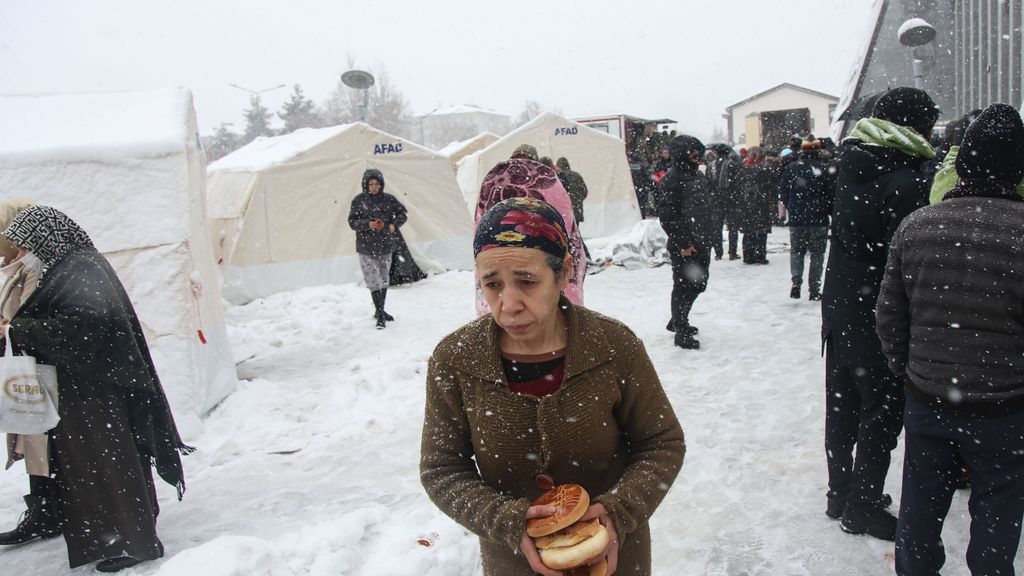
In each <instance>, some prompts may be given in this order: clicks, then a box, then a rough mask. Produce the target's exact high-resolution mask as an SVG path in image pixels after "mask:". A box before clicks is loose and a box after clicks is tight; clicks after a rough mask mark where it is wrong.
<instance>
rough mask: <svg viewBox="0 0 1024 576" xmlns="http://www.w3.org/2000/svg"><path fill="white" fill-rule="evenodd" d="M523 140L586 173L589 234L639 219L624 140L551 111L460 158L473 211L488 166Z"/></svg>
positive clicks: (612, 231) (599, 233)
mask: <svg viewBox="0 0 1024 576" xmlns="http://www.w3.org/2000/svg"><path fill="white" fill-rule="evenodd" d="M520 144H530V145H532V146H534V147H536V148H537V153H538V155H540V156H549V157H551V159H552V160H557V159H558V158H559V157H562V156H564V157H565V158H566V159H568V160H569V165H570V166H571V167H572V169H573V170H575V171H576V172H579V173H580V174H581V175H582V176H583V179H584V180H585V181H586V183H587V190H588V195H587V199H586V201H585V202H584V219H583V225H582V226H580V230H581V231H582V232H583V235H584V236H586V237H587V238H596V237H601V236H610V235H613V234H615V233H617V232H622V231H625V230H629V229H630V228H632V227H633V226H634V225H635V224H636V223H637V222H639V221H640V208H639V206H637V201H636V192H635V191H634V190H633V180H632V178H631V177H630V174H629V163H628V162H627V160H626V149H625V144H623V142H622V140H619V139H618V138H616V137H615V136H611V135H609V134H605V133H603V132H599V131H597V130H594V129H593V128H590V127H588V126H584V125H583V124H580V123H578V122H573V121H572V120H569V119H567V118H563V117H561V116H558V115H557V114H551V113H545V114H541V115H540V116H538V117H536V118H534V119H533V120H531V121H530V122H527V123H526V124H524V125H522V126H520V127H519V128H517V129H516V130H513V131H512V132H510V133H508V134H507V135H505V136H504V137H502V138H501V139H499V140H498V141H496V142H494V143H493V144H491V145H490V146H488V147H487V148H484V149H483V150H480V151H479V152H476V153H473V154H470V155H469V156H466V157H465V158H463V159H462V161H461V162H459V171H458V179H459V187H460V188H461V189H462V194H463V196H464V197H465V200H466V203H467V204H468V205H469V207H470V213H472V212H473V211H474V210H475V209H476V202H477V198H478V196H479V194H480V184H481V183H482V182H483V180H484V177H485V176H486V175H487V172H488V171H489V170H490V169H491V168H492V167H494V165H495V164H497V163H498V162H501V161H503V160H508V158H509V156H511V155H512V152H513V151H514V150H515V149H516V148H517V147H518V146H519V145H520Z"/></svg>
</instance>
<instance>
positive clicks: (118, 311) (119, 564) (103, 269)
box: [3, 206, 191, 572]
mask: <svg viewBox="0 0 1024 576" xmlns="http://www.w3.org/2000/svg"><path fill="white" fill-rule="evenodd" d="M3 236H4V237H5V238H7V239H8V240H10V241H11V242H13V243H14V244H15V246H17V247H19V248H20V249H24V250H28V251H29V252H31V253H32V254H34V255H35V256H36V257H38V258H39V260H41V261H42V263H43V274H42V276H41V278H40V280H39V285H38V287H37V288H36V291H35V292H33V293H32V295H31V296H30V297H29V298H28V300H26V301H25V302H24V303H23V304H22V306H21V308H20V309H19V310H18V312H17V314H16V315H15V316H14V318H13V319H12V320H11V323H10V325H11V341H12V342H13V345H14V348H15V351H16V352H18V353H22V354H29V355H32V356H35V357H36V360H37V361H38V362H40V363H42V364H51V365H55V366H56V367H57V380H58V389H59V412H60V417H61V419H60V422H59V423H58V424H57V426H56V427H55V428H54V429H53V430H51V431H50V433H49V434H50V471H51V474H52V475H53V477H54V478H53V479H54V485H55V487H56V498H57V504H58V509H59V511H60V515H61V518H62V520H63V523H64V539H65V540H66V542H67V546H68V560H69V562H70V564H71V567H72V568H74V567H76V566H81V565H83V564H87V563H89V562H95V561H97V560H99V561H100V562H99V564H97V566H96V569H97V570H99V571H100V572H116V571H118V570H122V569H124V568H127V567H129V566H134V565H135V564H138V563H140V562H143V561H146V560H153V559H155V558H159V557H161V556H162V555H163V545H162V544H161V543H160V540H159V539H158V538H157V535H156V516H157V514H158V513H159V505H158V504H157V499H156V491H155V488H154V485H153V475H152V470H151V467H152V466H153V465H155V466H156V469H157V473H158V474H159V475H160V477H161V478H163V479H164V480H165V481H167V482H168V483H170V484H172V485H174V486H175V487H176V488H177V489H178V497H179V498H181V495H182V493H183V492H184V490H185V480H184V473H183V472H182V468H181V458H180V456H179V452H181V453H188V452H190V451H191V448H189V447H187V446H185V445H184V444H183V443H182V442H181V439H180V437H179V436H178V431H177V428H176V427H175V425H174V419H173V417H172V416H171V411H170V407H169V406H168V404H167V399H166V398H165V396H164V392H163V388H162V387H161V386H160V380H159V378H158V377H157V374H156V370H155V368H154V367H153V361H152V359H151V358H150V354H149V348H148V346H147V344H146V338H145V336H144V335H143V333H142V327H141V326H140V324H139V320H138V317H137V316H136V315H135V310H134V308H133V307H132V304H131V301H130V300H129V299H128V294H127V293H126V292H125V290H124V287H123V286H122V285H121V282H120V281H119V280H118V278H117V274H116V273H115V272H114V270H113V268H111V266H110V264H109V263H108V262H107V260H106V258H104V257H103V255H102V254H100V253H99V252H98V251H97V250H96V248H95V247H93V244H92V241H91V240H90V239H89V236H88V234H86V233H85V231H84V230H82V229H81V228H80V227H79V226H78V225H77V224H76V223H75V222H74V221H72V220H71V219H70V218H68V217H67V216H66V215H65V214H63V213H61V212H60V211H58V210H55V209H53V208H50V207H48V206H33V207H31V208H28V209H26V210H24V211H23V212H21V213H20V214H19V215H18V216H17V217H16V218H15V219H14V221H13V222H12V223H11V225H10V227H9V228H8V229H7V230H6V231H5V232H4V233H3Z"/></svg>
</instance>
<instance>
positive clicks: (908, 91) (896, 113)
mask: <svg viewBox="0 0 1024 576" xmlns="http://www.w3.org/2000/svg"><path fill="white" fill-rule="evenodd" d="M871 116H872V117H874V118H878V119H880V120H888V121H889V122H892V123H893V124H899V125H900V126H906V127H907V128H910V129H912V130H914V131H915V132H917V133H918V134H921V135H925V134H928V132H930V131H931V129H932V128H933V127H934V126H935V121H936V120H938V119H939V109H938V108H937V107H936V106H935V101H934V100H932V97H931V96H929V95H928V93H927V92H925V91H924V90H921V89H919V88H905V87H903V88H893V89H892V90H889V91H888V92H886V93H885V94H882V95H881V96H880V97H879V98H878V101H877V102H875V108H874V110H872V111H871Z"/></svg>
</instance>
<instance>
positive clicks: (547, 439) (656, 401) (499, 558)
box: [420, 198, 685, 576]
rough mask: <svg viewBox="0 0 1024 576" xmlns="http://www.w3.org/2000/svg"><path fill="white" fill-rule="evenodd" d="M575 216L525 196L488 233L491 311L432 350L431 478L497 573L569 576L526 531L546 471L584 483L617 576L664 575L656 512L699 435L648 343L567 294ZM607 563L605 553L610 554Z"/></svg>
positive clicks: (492, 215)
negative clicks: (547, 561)
mask: <svg viewBox="0 0 1024 576" xmlns="http://www.w3.org/2000/svg"><path fill="white" fill-rule="evenodd" d="M569 245H570V244H569V242H568V239H567V236H566V233H565V226H564V224H563V223H562V219H561V217H560V216H559V215H558V213H557V211H555V210H554V209H553V208H552V207H551V206H550V205H548V204H546V203H544V202H542V201H539V200H532V199H523V198H515V199H510V200H506V201H504V202H502V203H500V204H497V205H495V206H494V207H493V208H492V209H491V210H490V211H488V213H487V214H486V215H485V216H484V217H483V218H482V219H481V221H480V224H479V226H478V229H477V234H476V236H475V238H474V246H473V248H474V253H475V254H476V265H477V268H478V271H479V273H480V278H481V281H482V284H483V288H484V293H485V296H486V298H487V299H488V304H489V305H490V308H491V315H489V316H484V317H482V318H479V319H477V320H476V321H474V322H471V323H469V324H467V325H466V326H463V327H462V328H460V329H458V330H456V331H455V332H454V333H452V334H450V335H449V336H447V337H445V339H444V340H442V341H441V343H440V344H439V345H438V346H437V348H436V349H435V351H434V354H433V356H432V357H431V359H430V363H429V367H428V372H427V390H426V395H427V397H426V414H425V420H424V425H423V438H422V452H421V461H420V478H421V481H422V483H423V486H424V488H425V489H426V491H427V493H428V495H429V496H430V498H431V499H432V500H433V501H434V503H435V504H436V505H437V506H438V507H439V508H440V509H441V510H442V511H443V512H444V513H445V514H447V515H448V516H450V517H451V518H453V519H454V520H456V521H457V522H458V523H460V524H461V525H463V526H465V527H466V528H467V529H469V530H470V531H472V532H473V533H474V534H476V535H477V536H479V538H480V549H481V556H482V560H483V569H484V574H485V575H487V576H527V575H531V574H534V573H539V574H544V575H546V576H559V575H560V574H561V572H558V571H553V570H550V569H548V568H546V567H545V566H543V564H541V563H540V560H539V558H538V556H537V552H536V549H535V548H534V546H533V542H532V540H531V539H530V538H529V537H528V536H526V533H525V527H526V520H527V518H533V517H539V516H545V515H549V514H552V513H553V512H554V509H553V507H551V506H535V507H531V502H532V501H533V500H534V499H535V498H537V497H538V496H539V495H540V494H541V493H543V489H542V488H541V487H540V486H539V485H538V484H543V482H538V478H551V479H553V480H554V482H555V483H556V484H569V483H573V484H580V485H582V486H583V487H584V488H586V490H587V492H588V493H589V494H590V496H591V506H590V509H589V510H588V511H587V513H586V515H585V516H584V519H590V518H600V520H601V522H602V524H604V525H605V526H606V527H607V528H608V531H609V534H610V535H611V542H610V544H609V546H608V548H607V549H606V550H605V552H604V553H603V554H602V556H601V557H600V558H598V559H597V560H600V559H601V558H604V559H606V560H607V562H608V567H609V572H608V573H609V574H611V573H615V574H619V575H623V576H633V575H645V574H650V573H651V549H650V547H651V541H650V532H649V528H648V523H647V522H648V518H649V517H650V516H651V514H653V513H654V510H655V509H656V508H657V506H658V504H659V503H660V502H661V500H662V499H663V498H664V497H665V495H666V493H667V492H668V489H669V487H670V486H671V484H672V482H673V480H674V479H675V477H676V474H677V473H678V472H679V468H680V467H681V466H682V462H683V455H684V453H685V444H684V441H683V431H682V428H681V427H680V426H679V422H678V420H677V419H676V416H675V413H674V411H673V410H672V405H671V404H670V402H669V400H668V398H667V397H666V395H665V392H664V390H663V389H662V387H661V384H660V382H659V381H658V376H657V374H656V373H655V371H654V367H653V366H652V364H651V361H650V359H649V358H648V356H647V353H646V351H645V349H644V346H643V343H642V342H641V341H640V339H639V338H637V336H636V335H635V334H633V333H632V332H631V331H630V330H629V328H627V327H626V326H624V325H623V324H621V323H620V322H617V321H616V320H613V319H611V318H608V317H606V316H602V315H600V314H597V313H595V312H592V311H590V310H587V309H586V308H583V307H581V306H576V305H573V304H572V303H570V302H569V301H568V300H567V299H566V298H565V297H563V296H562V295H561V289H562V288H564V287H565V285H566V282H567V271H568V270H569V267H570V266H571V265H572V255H571V254H570V253H569ZM597 560H595V561H597Z"/></svg>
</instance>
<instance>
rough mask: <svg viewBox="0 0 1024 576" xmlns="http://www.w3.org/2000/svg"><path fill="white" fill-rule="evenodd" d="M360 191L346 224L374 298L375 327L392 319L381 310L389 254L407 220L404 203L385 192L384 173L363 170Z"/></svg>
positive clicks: (387, 282)
mask: <svg viewBox="0 0 1024 576" xmlns="http://www.w3.org/2000/svg"><path fill="white" fill-rule="evenodd" d="M362 184H363V191H362V193H361V194H357V195H356V197H355V198H353V199H352V207H351V209H350V210H349V213H348V225H349V226H350V227H351V228H352V229H353V230H355V231H356V252H357V253H358V254H359V266H360V267H361V268H362V270H363V280H364V281H365V282H366V287H367V288H369V289H370V297H371V298H372V299H373V308H374V313H373V317H374V318H375V319H376V321H377V328H378V329H381V328H384V327H385V326H386V324H385V322H391V321H393V320H394V317H392V316H391V315H390V314H388V313H387V312H385V311H384V303H385V302H386V300H387V296H388V284H389V277H390V273H391V258H392V253H393V252H394V251H395V249H396V247H397V246H398V234H399V232H398V229H399V228H401V226H402V225H403V224H405V221H406V219H407V217H408V216H407V212H406V209H405V206H404V205H403V204H402V203H401V202H400V201H399V200H398V198H395V197H394V196H392V195H391V194H388V193H386V192H384V175H383V174H381V173H380V170H374V169H372V168H371V169H369V170H367V171H365V172H364V173H363V183H362Z"/></svg>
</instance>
